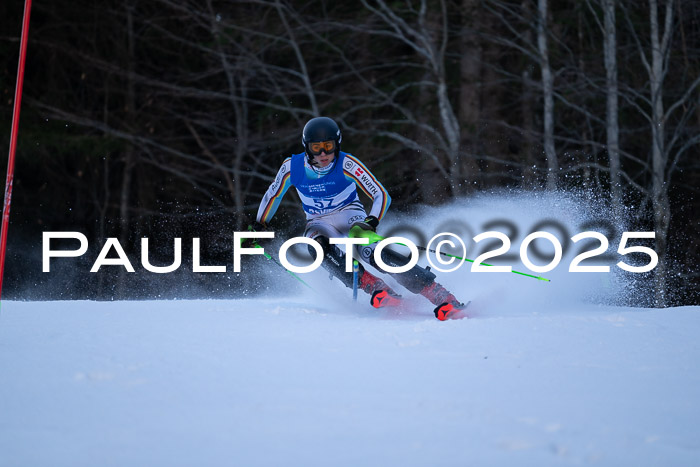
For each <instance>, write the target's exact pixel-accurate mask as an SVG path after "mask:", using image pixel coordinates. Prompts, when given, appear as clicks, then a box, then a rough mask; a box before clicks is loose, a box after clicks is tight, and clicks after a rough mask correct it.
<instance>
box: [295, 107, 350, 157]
mask: <svg viewBox="0 0 700 467" xmlns="http://www.w3.org/2000/svg"><path fill="white" fill-rule="evenodd" d="M342 140H343V135H342V134H341V133H340V127H338V124H337V123H335V121H333V119H331V118H328V117H316V118H312V119H311V120H309V121H308V122H306V125H304V131H303V132H302V135H301V144H303V145H304V150H305V151H306V158H307V159H308V161H309V163H312V161H313V158H314V157H313V155H311V152H310V151H309V146H308V145H309V143H320V142H322V141H335V157H338V155H339V154H340V142H341V141H342Z"/></svg>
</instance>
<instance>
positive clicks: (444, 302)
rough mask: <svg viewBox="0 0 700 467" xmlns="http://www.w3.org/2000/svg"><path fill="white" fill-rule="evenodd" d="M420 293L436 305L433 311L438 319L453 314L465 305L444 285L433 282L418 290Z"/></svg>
mask: <svg viewBox="0 0 700 467" xmlns="http://www.w3.org/2000/svg"><path fill="white" fill-rule="evenodd" d="M420 294H421V295H422V296H424V297H425V298H427V299H428V300H430V303H432V304H433V305H437V306H436V307H435V310H433V312H434V313H435V317H436V318H437V319H439V320H440V321H445V320H446V319H448V318H450V317H451V316H453V315H454V314H455V313H456V312H457V311H458V310H461V309H463V308H464V307H465V306H466V305H465V304H464V303H462V302H460V301H459V300H457V298H456V297H455V296H454V295H452V294H451V293H450V292H449V291H448V290H447V289H446V288H445V287H443V286H442V285H440V284H438V283H437V282H433V283H432V284H430V285H428V286H427V287H425V288H424V289H423V290H421V291H420Z"/></svg>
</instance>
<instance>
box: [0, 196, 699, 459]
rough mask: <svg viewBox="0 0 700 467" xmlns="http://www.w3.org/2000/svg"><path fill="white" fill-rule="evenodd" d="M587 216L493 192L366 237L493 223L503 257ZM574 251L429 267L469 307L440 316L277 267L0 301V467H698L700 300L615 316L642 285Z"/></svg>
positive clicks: (573, 205)
mask: <svg viewBox="0 0 700 467" xmlns="http://www.w3.org/2000/svg"><path fill="white" fill-rule="evenodd" d="M584 205H585V203H584V202H583V201H581V200H571V199H555V200H552V199H541V198H538V197H535V196H533V197H531V198H529V199H527V198H526V199H525V200H524V201H523V200H522V198H521V201H520V204H519V205H517V203H514V202H513V201H512V200H510V199H509V198H508V197H491V198H490V199H482V200H478V199H477V200H472V201H471V202H469V203H466V202H464V204H463V205H462V204H459V203H456V204H454V205H451V206H446V207H444V208H441V209H433V210H427V208H426V211H418V212H416V213H413V214H411V215H403V216H398V215H397V216H396V217H394V218H390V219H387V221H386V222H387V223H386V224H384V225H382V226H380V233H381V232H382V230H381V229H386V230H390V229H392V228H393V227H394V226H396V225H399V224H400V223H402V222H403V223H407V222H413V223H417V224H419V225H421V224H422V227H424V226H425V225H430V226H431V228H432V226H435V225H437V227H446V228H445V230H450V225H449V224H450V223H452V226H451V228H453V229H455V230H456V229H458V228H460V227H459V226H458V225H455V222H456V221H455V217H456V218H458V219H469V222H470V224H469V225H468V226H465V225H461V228H462V229H463V230H467V228H471V229H472V230H473V232H472V233H471V235H469V236H466V237H465V238H469V237H473V236H474V235H476V234H478V233H480V232H483V231H486V230H490V229H488V228H484V227H485V226H486V227H488V226H489V224H490V223H493V222H496V221H499V222H501V224H503V222H502V221H503V218H506V217H507V218H509V219H510V220H511V221H512V223H514V224H515V226H516V227H517V229H518V230H519V232H515V233H517V234H518V235H517V236H518V237H519V238H518V239H517V240H516V239H515V238H513V240H512V241H513V249H512V251H515V252H516V253H517V250H518V248H519V243H520V241H521V240H522V238H523V237H524V236H525V235H526V233H527V230H528V229H530V227H531V226H532V225H534V224H536V223H537V222H540V221H541V218H550V219H556V220H557V222H561V223H562V224H563V225H564V227H565V229H566V230H567V231H568V234H569V236H573V235H574V234H576V233H579V232H581V231H583V230H580V227H581V224H582V223H583V224H585V223H586V222H592V221H591V218H592V217H594V216H591V215H590V214H587V213H591V212H593V213H594V214H595V215H597V214H600V212H601V210H600V209H597V210H596V209H593V210H591V209H588V208H585V206H584ZM582 206H584V207H582ZM428 212H429V213H430V214H428ZM494 216H498V218H497V219H496V220H494V219H493V217H494ZM586 216H589V217H586ZM545 220H546V219H545ZM440 223H445V224H446V225H445V226H440V225H439V224H440ZM510 227H512V225H511V226H510ZM557 229H558V230H557ZM543 230H544V229H543ZM555 230H557V232H555ZM552 232H553V233H556V234H557V235H558V236H561V237H562V239H563V237H564V235H563V233H562V228H561V226H558V227H556V229H553V230H552ZM431 233H432V232H431ZM454 233H456V234H458V235H464V234H465V233H464V232H454ZM508 233H509V234H515V233H514V232H508ZM514 236H515V235H514ZM610 244H611V247H610V248H611V251H613V252H614V251H616V249H617V246H615V245H613V239H612V238H611V242H610ZM470 247H472V248H473V247H474V245H473V242H472V244H471V245H470ZM540 247H541V249H542V250H543V251H544V250H546V244H542V245H540ZM577 247H578V245H577ZM577 253H579V251H578V249H574V248H573V247H571V246H569V248H568V250H567V253H566V254H565V255H564V257H563V259H562V263H561V265H560V266H559V267H557V268H555V269H554V270H552V271H550V272H548V273H542V275H543V276H545V277H547V278H550V279H551V280H552V282H543V281H537V280H535V279H531V278H527V277H523V276H519V275H515V274H508V273H472V272H470V271H469V269H468V267H465V268H463V269H460V270H459V271H456V272H453V273H438V280H439V281H440V282H441V283H443V284H445V285H446V286H448V288H450V289H451V290H453V291H454V292H455V293H456V294H457V295H458V296H459V297H460V298H462V299H463V300H472V303H471V305H470V307H469V308H468V310H467V311H468V313H467V317H466V318H464V319H458V320H451V321H446V322H440V321H438V320H436V319H435V318H434V316H433V314H432V306H431V305H430V304H429V303H428V302H427V301H426V300H425V299H423V298H422V297H410V296H408V295H409V294H407V292H405V291H403V290H401V292H402V293H404V295H405V296H407V304H406V306H405V307H404V308H402V309H382V310H375V309H373V308H371V307H370V306H369V304H368V303H367V297H366V296H361V300H360V301H358V302H357V303H354V302H353V301H352V299H351V294H350V292H349V291H348V290H346V289H344V288H343V287H342V286H340V284H339V282H338V281H335V280H334V281H329V280H328V276H327V274H324V273H322V272H320V271H319V272H317V273H311V274H308V275H305V276H304V278H305V280H307V282H308V283H309V284H310V285H311V286H312V287H314V288H315V291H311V290H308V289H306V288H304V287H303V286H300V285H299V284H298V283H297V282H295V281H294V280H292V279H290V278H289V277H287V275H286V273H284V271H276V270H275V269H273V268H272V266H274V265H272V264H271V269H270V273H269V277H266V278H261V280H265V281H267V282H268V283H269V284H270V293H269V294H267V295H266V296H264V297H255V298H250V299H241V300H220V301H215V300H176V301H150V302H149V301H143V302H135V301H134V302H90V301H77V302H69V301H64V302H21V301H13V302H3V304H2V309H1V311H0V466H2V467H6V466H13V467H14V466H52V467H53V466H95V465H99V466H126V465H128V466H192V465H201V466H233V465H236V466H238V465H240V466H279V465H289V466H329V465H333V466H356V465H370V466H375V465H376V466H387V465H391V466H393V465H396V466H466V465H469V466H484V465H486V466H488V465H507V466H510V465H518V466H522V465H525V466H528V465H531V466H546V465H566V466H569V465H571V466H573V465H601V466H620V465H631V466H696V465H700V424H699V423H698V420H700V372H699V371H698V370H699V366H700V363H699V362H700V344H699V343H698V338H697V336H698V335H699V334H700V307H696V306H693V307H683V308H672V309H661V310H659V309H649V308H641V307H634V306H620V305H619V304H618V303H619V302H620V301H621V298H622V299H624V300H622V301H625V302H627V303H629V302H630V300H631V299H634V296H635V295H638V296H640V297H641V298H643V295H644V281H639V280H636V278H634V277H633V276H629V275H620V274H617V273H615V272H610V273H570V272H568V265H569V263H570V262H571V258H572V257H573V256H574V255H575V254H577ZM470 257H474V255H472V256H470ZM620 259H621V258H620V257H615V258H614V259H613V260H612V261H608V263H609V264H611V269H612V270H614V269H615V263H616V262H617V261H619V260H620ZM622 259H625V258H622ZM246 261H266V260H265V259H264V258H262V257H258V258H247V259H246ZM424 261H425V260H422V263H423V264H424ZM625 261H630V260H629V259H625ZM639 261H640V262H641V263H643V262H644V257H641V258H639ZM546 262H547V260H544V261H541V264H546ZM630 262H631V261H630ZM608 263H606V264H608ZM512 264H513V268H514V269H518V270H522V271H525V272H527V270H526V269H524V267H523V266H522V264H520V263H517V262H515V261H514V262H513V263H512ZM285 284H287V285H285ZM300 287H301V288H300ZM397 289H398V287H397ZM628 291H631V292H632V295H630V293H629V292H628Z"/></svg>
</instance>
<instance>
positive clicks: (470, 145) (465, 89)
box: [459, 0, 483, 193]
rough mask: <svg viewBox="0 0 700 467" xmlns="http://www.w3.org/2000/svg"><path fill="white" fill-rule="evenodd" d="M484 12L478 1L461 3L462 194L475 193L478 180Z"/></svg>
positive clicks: (460, 116)
mask: <svg viewBox="0 0 700 467" xmlns="http://www.w3.org/2000/svg"><path fill="white" fill-rule="evenodd" d="M480 12H481V8H480V7H479V1H478V0H463V1H462V18H463V19H462V21H463V22H462V34H461V37H460V44H459V47H460V60H459V74H460V77H459V78H460V80H459V123H460V147H461V153H462V176H463V178H464V186H463V189H462V192H463V193H464V192H470V191H473V190H474V189H475V188H476V186H475V183H476V182H477V181H478V178H479V166H478V165H477V163H476V157H477V153H478V151H479V124H480V121H481V102H480V94H481V93H480V91H479V89H480V81H481V60H482V52H483V48H482V45H481V42H480V41H479V39H478V37H477V35H476V31H477V28H478V26H479V22H480V21H479V20H480Z"/></svg>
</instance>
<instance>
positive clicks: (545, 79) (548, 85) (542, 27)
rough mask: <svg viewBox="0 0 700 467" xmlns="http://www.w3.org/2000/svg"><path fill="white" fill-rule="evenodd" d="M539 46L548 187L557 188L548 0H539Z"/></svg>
mask: <svg viewBox="0 0 700 467" xmlns="http://www.w3.org/2000/svg"><path fill="white" fill-rule="evenodd" d="M537 7H538V18H537V19H538V21H537V46H538V49H539V54H540V68H541V70H542V93H543V97H544V111H543V112H544V113H543V118H544V154H545V157H546V158H547V189H548V190H555V189H556V188H557V178H558V172H559V162H558V161H557V151H556V148H555V145H554V78H553V76H552V70H551V68H550V65H549V46H548V44H547V0H538V2H537Z"/></svg>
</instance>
